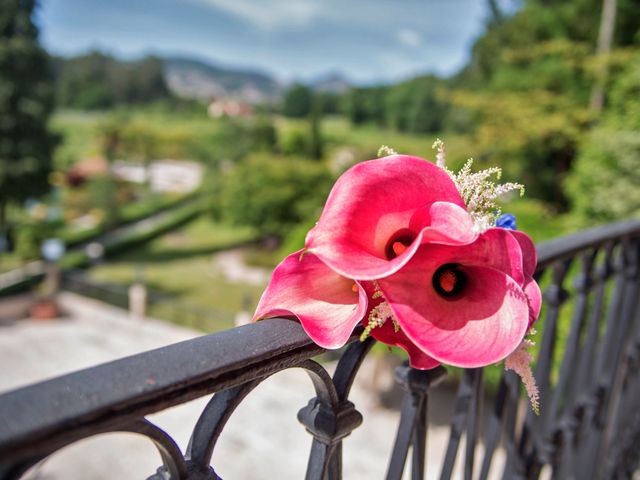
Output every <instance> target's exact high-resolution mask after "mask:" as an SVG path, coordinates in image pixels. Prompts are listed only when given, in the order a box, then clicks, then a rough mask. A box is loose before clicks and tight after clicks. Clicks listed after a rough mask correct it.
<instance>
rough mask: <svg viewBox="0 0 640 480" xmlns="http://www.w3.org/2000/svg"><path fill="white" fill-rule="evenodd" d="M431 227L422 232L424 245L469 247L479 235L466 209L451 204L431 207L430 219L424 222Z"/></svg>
mask: <svg viewBox="0 0 640 480" xmlns="http://www.w3.org/2000/svg"><path fill="white" fill-rule="evenodd" d="M424 224H427V225H429V226H427V227H425V228H424V229H423V231H422V243H426V242H429V243H439V244H443V245H467V244H469V243H472V242H473V241H474V240H476V238H478V234H477V233H475V231H474V228H473V227H474V223H473V219H472V218H471V215H469V213H468V212H467V210H466V209H464V208H462V207H459V206H458V205H456V204H455V203H450V202H434V203H433V204H431V206H430V207H429V218H428V219H427V220H426V221H425V222H424Z"/></svg>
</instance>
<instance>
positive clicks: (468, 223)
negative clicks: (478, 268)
mask: <svg viewBox="0 0 640 480" xmlns="http://www.w3.org/2000/svg"><path fill="white" fill-rule="evenodd" d="M476 238H477V233H475V231H474V224H473V220H472V218H471V216H470V215H469V214H468V213H467V211H466V209H465V204H464V201H463V200H462V198H461V197H460V194H459V193H458V190H457V188H456V186H455V184H454V183H453V181H452V180H451V178H449V176H448V175H447V173H446V172H445V171H444V170H442V169H441V168H438V167H437V166H435V165H433V164H432V163H429V162H427V161H425V160H422V159H420V158H417V157H410V156H406V155H392V156H389V157H384V158H380V159H377V160H369V161H367V162H362V163H359V164H357V165H355V166H353V167H352V168H350V169H349V170H347V171H346V172H345V173H344V174H342V176H341V177H340V178H339V179H338V181H337V182H336V183H335V185H334V187H333V189H332V190H331V193H330V194H329V198H328V199H327V203H326V205H325V207H324V210H323V212H322V215H321V216H320V219H319V221H318V223H317V225H316V226H315V227H314V228H313V229H312V230H311V231H310V232H309V234H308V235H307V238H306V250H307V251H308V252H310V253H313V254H314V255H316V256H317V257H318V258H319V259H320V260H322V262H324V263H325V264H326V265H328V266H329V267H330V268H331V269H332V270H334V271H335V272H337V273H339V274H340V275H342V276H344V277H347V278H354V279H357V280H374V279H378V278H382V277H386V276H389V275H392V274H393V273H395V272H397V271H398V270H400V269H401V268H402V267H403V266H404V265H406V264H407V262H409V260H410V259H411V257H413V255H415V253H416V252H417V250H418V249H419V248H420V245H421V244H423V243H426V242H429V243H431V244H441V245H465V244H469V243H471V242H473V241H474V240H475V239H476Z"/></svg>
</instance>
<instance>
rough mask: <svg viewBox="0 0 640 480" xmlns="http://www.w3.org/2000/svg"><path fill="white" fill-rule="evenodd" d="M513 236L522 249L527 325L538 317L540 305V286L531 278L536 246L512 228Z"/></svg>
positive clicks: (534, 267)
mask: <svg viewBox="0 0 640 480" xmlns="http://www.w3.org/2000/svg"><path fill="white" fill-rule="evenodd" d="M509 233H510V234H511V235H512V236H513V238H515V239H516V240H517V241H518V243H519V244H520V250H521V251H522V266H523V270H524V284H523V287H522V288H523V290H524V294H525V295H526V296H527V300H528V302H529V327H531V326H532V325H533V323H534V322H535V321H536V320H537V319H538V316H539V315H540V307H541V305H542V293H541V292H540V287H539V286H538V284H537V283H536V281H535V280H534V279H533V274H534V273H535V271H536V266H537V264H538V256H537V252H536V247H535V245H534V243H533V241H532V240H531V238H530V237H529V235H527V234H526V233H523V232H520V231H518V230H512V231H510V232H509Z"/></svg>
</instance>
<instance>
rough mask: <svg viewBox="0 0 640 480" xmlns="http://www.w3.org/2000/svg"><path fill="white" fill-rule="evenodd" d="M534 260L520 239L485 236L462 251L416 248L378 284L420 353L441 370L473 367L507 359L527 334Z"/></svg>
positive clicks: (533, 306) (498, 232)
mask: <svg viewBox="0 0 640 480" xmlns="http://www.w3.org/2000/svg"><path fill="white" fill-rule="evenodd" d="M518 239H520V240H518ZM521 242H522V245H525V247H524V249H523V248H522V247H521ZM523 251H524V255H523ZM532 252H533V253H532ZM534 255H535V250H531V249H529V245H528V244H527V239H525V238H524V237H517V236H515V235H513V234H512V232H510V231H507V230H504V229H501V228H492V229H490V230H488V231H487V232H485V233H484V234H483V235H481V236H480V237H479V238H478V239H477V240H476V241H475V242H474V243H472V244H470V245H466V246H463V247H457V246H450V245H434V244H429V245H425V246H422V247H421V248H420V249H419V250H418V251H417V252H416V254H415V255H414V257H413V258H412V259H411V262H409V263H408V264H407V265H406V266H405V267H404V268H403V269H402V270H400V271H399V272H397V273H395V274H394V275H392V276H389V277H386V278H383V279H380V280H378V284H379V288H380V290H381V291H382V293H383V294H384V297H385V299H386V301H387V303H388V304H389V307H390V309H391V311H392V312H393V315H394V317H395V319H396V321H397V323H398V324H399V326H400V328H401V329H402V331H403V332H404V333H405V334H406V336H407V337H408V338H409V339H410V340H411V342H412V343H413V344H415V345H416V346H417V347H418V348H419V349H420V350H422V351H423V352H425V353H426V354H427V355H429V356H430V357H432V358H434V359H435V360H437V361H439V362H442V363H447V364H449V365H454V366H459V367H465V368H472V367H481V366H485V365H489V364H491V363H495V362H498V361H500V360H502V359H504V358H505V357H507V356H508V355H509V354H510V353H512V352H513V351H514V350H515V349H516V348H517V347H518V346H519V345H520V343H521V342H522V339H523V338H524V336H525V333H526V331H527V330H528V328H529V325H530V319H531V318H532V317H533V315H532V314H530V310H533V311H536V315H535V316H537V310H539V303H536V302H537V301H538V299H539V297H536V293H535V291H534V290H535V289H534V288H533V285H535V282H533V281H532V280H529V279H530V278H531V274H532V273H533V272H532V260H534V261H535V256H534ZM533 265H535V264H533ZM533 268H535V267H534V266H533ZM525 286H528V289H529V290H530V292H529V296H528V295H527V294H526V293H525V291H524V288H525ZM536 288H537V286H536ZM538 292H539V290H538ZM374 331H375V330H374Z"/></svg>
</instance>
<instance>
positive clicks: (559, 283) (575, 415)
mask: <svg viewBox="0 0 640 480" xmlns="http://www.w3.org/2000/svg"><path fill="white" fill-rule="evenodd" d="M538 254H539V263H538V270H537V273H536V276H537V279H538V281H539V282H540V283H541V285H543V286H544V287H545V288H544V291H545V294H544V298H545V301H544V315H543V318H541V320H540V321H539V330H540V332H541V335H540V338H541V340H540V351H539V355H538V359H537V367H536V378H537V381H538V383H539V387H540V391H541V399H540V401H541V405H542V407H541V413H540V416H536V415H534V414H533V413H532V411H531V409H530V407H529V405H528V403H527V402H526V399H523V398H522V395H521V394H520V386H519V385H520V384H519V379H518V377H516V376H515V374H513V373H511V372H505V373H504V374H503V376H502V380H501V381H500V386H499V389H498V393H497V395H496V397H495V401H494V402H493V404H492V405H485V407H488V412H489V413H488V414H487V416H488V425H487V427H486V428H485V429H484V431H482V432H481V429H480V427H479V420H480V418H481V416H482V412H481V408H482V402H481V399H482V397H483V395H482V390H483V370H482V369H469V370H465V371H464V372H463V375H462V379H461V381H460V385H459V390H458V393H457V396H456V399H455V405H454V413H453V416H452V419H451V430H450V439H449V443H448V445H447V450H446V454H445V456H444V459H443V463H442V465H441V466H439V467H440V468H441V478H450V477H451V475H452V472H453V466H454V463H455V461H456V458H457V457H458V449H459V445H461V440H462V439H463V437H465V438H466V443H465V445H466V446H465V451H464V454H463V455H464V459H463V462H464V469H463V470H464V478H465V479H471V478H480V479H485V478H488V475H489V471H490V468H491V466H492V465H491V463H492V460H493V459H494V457H495V453H496V451H497V449H498V447H499V446H500V445H501V446H502V448H504V450H505V452H506V458H507V460H506V463H505V465H504V471H503V472H502V473H501V474H500V477H501V478H507V479H512V478H522V479H525V478H538V477H539V476H540V473H541V471H542V469H543V467H545V466H547V469H550V470H551V472H552V476H553V478H558V479H570V478H575V479H586V478H630V476H631V474H632V472H633V471H634V469H636V468H638V466H639V460H640V447H639V445H640V409H639V408H638V406H639V405H640V374H639V373H638V372H639V370H640V369H639V367H640V310H639V308H638V303H639V300H638V298H639V293H640V292H639V287H640V282H639V268H638V267H639V257H640V221H639V220H635V221H630V222H625V223H618V224H614V225H610V226H606V227H603V228H598V229H593V230H588V231H584V232H581V233H579V234H577V235H573V236H570V237H566V238H562V239H558V240H554V241H551V242H547V243H544V244H542V245H540V246H539V249H538ZM372 345H373V340H371V339H368V340H367V341H365V342H359V341H358V340H357V334H356V335H354V336H353V338H352V340H351V342H350V344H349V346H348V347H347V348H346V350H345V351H344V353H343V355H342V356H341V358H340V360H339V362H338V365H337V367H336V370H335V373H334V375H333V377H331V376H330V375H329V374H328V373H327V371H326V370H325V369H324V367H323V366H322V365H320V364H319V363H318V362H317V361H314V360H313V357H315V356H317V355H318V354H320V353H322V352H323V349H321V348H320V347H318V346H316V345H315V344H313V343H312V342H311V341H310V340H309V338H308V337H307V336H306V334H305V333H304V331H303V330H302V328H301V327H300V325H299V324H297V323H296V322H293V321H290V320H286V319H276V320H269V321H264V322H259V323H257V324H252V325H247V326H244V327H239V328H236V329H232V330H228V331H224V332H221V333H217V334H213V335H208V336H203V337H200V338H196V339H193V340H189V341H186V342H182V343H178V344H175V345H171V346H168V347H163V348H160V349H157V350H153V351H150V352H146V353H142V354H139V355H135V356H132V357H128V358H124V359H121V360H117V361H114V362H110V363H107V364H103V365H100V366H97V367H94V368H90V369H87V370H82V371H79V372H77V373H72V374H69V375H65V376H62V377H59V378H56V379H53V380H49V381H45V382H42V383H39V384H36V385H32V386H28V387H25V388H22V389H19V390H16V391H13V392H9V393H5V394H3V395H0V479H2V480H8V479H15V478H20V476H21V475H22V474H23V473H24V472H26V471H27V470H28V469H29V468H30V467H31V466H33V465H35V464H36V463H38V462H39V461H41V460H42V459H44V458H46V457H47V456H49V455H51V454H52V453H54V452H56V451H57V450H59V449H61V448H62V447H64V446H66V445H69V444H72V443H74V442H76V441H78V440H80V439H83V438H87V437H90V436H93V435H96V434H99V433H105V432H119V431H120V432H123V431H124V432H137V433H140V434H142V435H145V436H146V437H148V438H149V439H150V440H151V441H152V442H153V443H154V444H155V445H156V446H157V448H158V450H159V452H160V455H161V458H162V461H163V464H162V465H161V466H160V467H159V468H158V470H157V472H156V473H153V472H150V474H151V477H149V478H150V479H154V480H160V479H163V480H164V479H189V480H198V479H217V478H219V477H218V476H217V475H216V473H215V470H214V468H215V465H214V466H210V461H211V456H212V453H213V451H214V449H215V446H216V442H217V440H218V438H219V437H220V435H221V433H222V431H223V429H224V426H225V423H226V422H227V420H228V419H229V418H230V416H231V415H232V414H233V412H234V409H235V408H236V407H237V406H238V405H239V404H240V402H242V400H243V399H244V397H246V396H247V395H248V394H249V393H250V392H251V391H252V390H253V389H254V388H255V387H256V386H257V385H258V384H260V383H261V382H262V381H264V380H265V379H266V378H268V377H269V376H271V375H273V374H275V373H277V372H279V371H282V370H284V369H288V368H292V367H297V368H302V369H304V370H305V371H306V372H307V373H308V374H309V377H310V379H311V381H312V383H313V386H314V388H315V392H316V397H314V398H313V399H311V401H310V402H309V404H308V405H307V406H305V407H303V408H302V409H301V410H300V411H299V412H298V419H299V420H300V422H301V423H302V424H303V425H304V426H305V427H306V429H307V431H308V432H309V433H310V434H311V435H312V437H313V440H312V447H311V453H310V456H309V462H308V469H307V478H308V479H320V480H321V479H325V478H329V479H339V478H341V470H342V441H343V439H344V438H345V437H347V436H348V435H349V433H350V432H351V431H352V430H353V429H354V428H356V427H357V426H358V425H359V424H360V423H361V421H362V416H361V414H360V413H359V412H358V411H357V410H356V408H355V406H354V404H353V403H351V402H350V401H349V390H350V388H351V385H352V383H353V380H354V378H355V376H356V374H357V372H358V369H359V367H360V364H361V362H362V361H363V359H364V358H365V356H366V355H367V353H368V351H369V350H370V348H371V346H372ZM445 375H446V370H445V369H444V368H442V367H438V368H436V369H434V370H430V371H418V370H413V369H411V368H409V367H400V368H398V369H397V371H396V378H397V380H398V382H399V383H400V385H401V386H402V387H403V389H404V390H405V391H406V394H405V400H404V403H403V407H402V412H401V418H400V424H399V426H398V430H397V434H396V439H395V444H394V447H393V450H392V452H390V455H391V456H390V462H389V467H388V470H387V472H386V478H388V479H399V478H401V476H402V473H403V470H404V468H405V464H406V463H407V458H408V456H409V453H411V462H410V463H411V472H412V478H413V479H422V478H423V477H424V470H425V444H426V437H427V414H428V408H427V407H428V398H429V391H430V389H432V388H435V387H436V385H437V383H438V382H439V381H440V380H441V379H442V378H443V377H444V376H445ZM212 393H213V395H212V397H211V399H210V401H209V403H208V404H207V406H206V407H205V409H204V411H203V412H202V414H201V415H200V417H199V419H198V421H197V422H196V425H195V427H194V429H193V433H192V436H191V441H190V442H189V446H188V448H187V451H186V452H184V453H183V452H181V451H180V449H179V448H178V446H177V445H176V443H175V442H174V440H173V439H172V438H171V437H170V436H169V435H168V434H167V433H166V432H164V431H163V430H161V429H160V428H159V427H157V426H156V425H154V424H153V423H151V422H149V421H148V420H147V419H146V418H145V416H146V415H148V414H151V413H154V412H158V411H160V410H164V409H166V408H168V407H170V406H173V405H178V404H181V403H184V402H187V401H189V400H192V399H194V398H197V397H202V396H205V395H210V394H212ZM478 442H482V443H483V444H484V454H483V456H482V458H478V457H479V453H478V451H476V449H475V446H476V444H477V443H478ZM430 467H431V468H434V466H433V465H432V466H430ZM494 470H495V469H494ZM383 475H384V472H380V476H381V477H382V476H383Z"/></svg>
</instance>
